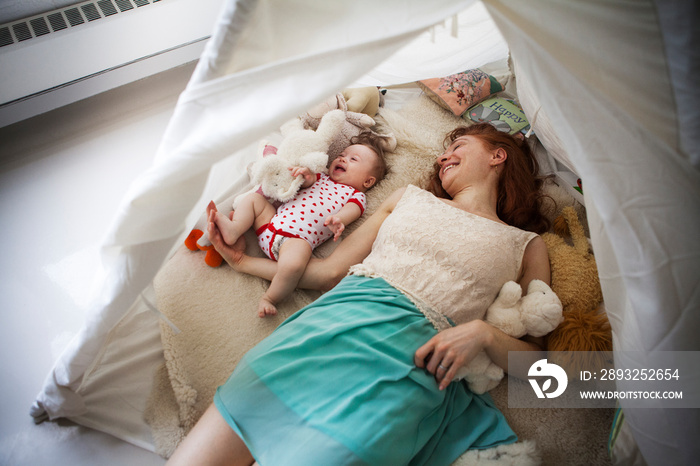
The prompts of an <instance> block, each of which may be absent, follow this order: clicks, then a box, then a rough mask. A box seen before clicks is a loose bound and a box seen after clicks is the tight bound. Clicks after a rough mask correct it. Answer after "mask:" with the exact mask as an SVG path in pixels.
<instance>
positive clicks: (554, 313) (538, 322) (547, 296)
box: [455, 280, 562, 394]
mask: <svg viewBox="0 0 700 466" xmlns="http://www.w3.org/2000/svg"><path fill="white" fill-rule="evenodd" d="M521 294H522V289H521V288H520V285H518V284H517V283H516V282H514V281H509V282H506V283H505V284H504V285H503V287H502V288H501V291H500V292H499V293H498V297H496V300H495V301H494V302H493V304H491V306H489V308H488V310H487V311H486V317H485V319H484V320H485V321H486V322H488V323H490V324H491V325H493V326H494V327H496V328H498V329H500V330H502V331H503V332H504V333H507V334H508V335H510V336H512V337H515V338H520V337H522V336H523V335H532V336H534V337H541V336H544V335H546V334H548V333H549V332H551V331H552V330H553V329H554V328H556V326H557V325H559V323H560V322H561V321H562V304H561V301H560V300H559V298H558V297H557V295H556V294H555V293H554V292H553V291H552V289H551V288H550V287H549V286H547V284H546V283H545V282H543V281H541V280H532V281H531V282H530V284H529V285H528V288H527V294H526V295H525V296H521ZM502 378H503V369H501V368H500V367H499V366H497V365H496V364H494V363H493V362H492V361H491V359H490V358H489V357H488V355H487V354H486V352H485V351H482V352H480V353H479V354H478V355H477V356H476V357H475V358H474V359H473V360H472V361H471V362H470V363H469V364H468V365H467V366H465V367H462V368H460V369H459V371H458V372H457V375H456V377H455V380H461V379H465V380H466V381H467V384H468V385H469V389H470V390H471V391H472V392H474V393H477V394H481V393H485V392H487V391H489V390H491V389H493V388H494V387H496V385H498V383H499V382H500V381H501V379H502Z"/></svg>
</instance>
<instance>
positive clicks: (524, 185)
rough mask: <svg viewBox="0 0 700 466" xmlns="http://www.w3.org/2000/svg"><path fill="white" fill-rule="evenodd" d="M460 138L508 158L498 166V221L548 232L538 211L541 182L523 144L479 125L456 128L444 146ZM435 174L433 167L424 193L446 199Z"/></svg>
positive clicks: (530, 155)
mask: <svg viewBox="0 0 700 466" xmlns="http://www.w3.org/2000/svg"><path fill="white" fill-rule="evenodd" d="M462 136H474V137H476V138H478V139H480V140H481V141H482V142H483V143H485V144H486V146H487V147H488V148H489V150H495V149H498V148H503V149H504V150H505V151H506V154H508V157H507V158H506V160H505V162H504V163H503V164H501V166H502V167H503V168H502V172H501V173H500V176H499V181H498V203H497V206H496V209H497V210H496V212H497V214H498V218H500V219H501V220H503V221H504V222H506V223H507V224H509V225H513V226H515V227H518V228H521V229H523V230H528V231H534V232H535V233H544V232H546V231H547V230H549V226H550V225H549V220H548V219H547V218H546V217H545V216H544V215H543V214H542V211H541V203H542V198H543V197H544V194H543V193H542V191H541V188H542V183H543V182H544V178H543V177H541V176H540V175H539V164H538V163H537V159H536V158H535V157H534V155H533V154H532V152H531V151H530V147H529V146H528V145H527V143H526V142H524V141H520V140H518V139H516V138H514V137H513V136H511V135H510V134H508V133H505V132H503V131H499V130H497V129H496V128H495V127H494V126H493V125H491V124H489V123H480V124H476V125H473V126H463V127H459V128H456V129H455V130H453V131H452V132H450V133H449V134H448V135H447V137H446V138H445V146H446V147H447V146H449V145H450V144H452V142H453V141H454V140H455V139H457V138H459V137H462ZM438 171H439V167H436V170H435V173H434V174H433V175H432V176H431V178H430V181H429V186H428V190H429V191H430V192H432V193H433V194H435V195H436V196H438V197H443V198H449V197H450V196H449V195H448V194H447V193H446V192H445V190H444V189H442V186H441V184H440V178H439V177H438Z"/></svg>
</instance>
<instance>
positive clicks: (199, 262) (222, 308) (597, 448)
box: [146, 97, 612, 466]
mask: <svg viewBox="0 0 700 466" xmlns="http://www.w3.org/2000/svg"><path fill="white" fill-rule="evenodd" d="M378 120H379V122H380V130H381V129H382V127H383V128H384V129H383V130H384V131H392V132H393V133H394V135H395V136H396V138H397V140H398V142H399V146H398V147H397V150H396V151H395V152H394V153H393V154H389V156H388V164H389V167H390V172H389V174H388V176H387V178H386V179H385V180H384V181H382V182H381V183H380V184H379V185H378V186H377V187H375V188H373V189H372V190H370V191H369V192H368V208H367V213H366V214H365V216H364V217H363V218H366V217H367V216H369V215H371V213H372V212H373V211H374V210H376V208H377V207H378V206H379V205H380V204H381V202H382V201H383V200H384V199H385V198H386V197H387V196H388V195H389V194H390V193H391V192H393V191H394V190H395V189H397V188H399V187H401V186H405V185H406V184H408V183H413V184H419V185H420V184H422V183H423V181H424V176H425V174H427V173H429V172H430V170H431V168H432V165H433V163H434V161H435V157H436V155H437V154H439V153H441V151H442V142H443V138H444V135H445V134H446V133H447V132H448V131H449V130H451V129H453V128H454V127H456V126H457V125H458V124H460V123H461V122H463V120H461V119H459V118H456V117H454V116H453V115H452V114H451V113H448V112H446V111H444V110H443V109H441V108H440V107H438V106H437V105H435V104H434V103H433V102H432V101H430V100H429V99H427V98H425V97H421V98H419V99H417V100H416V101H414V102H412V103H409V104H408V105H406V106H405V107H404V108H403V109H401V110H400V111H390V110H386V109H382V112H381V117H380V118H379V119H378ZM361 221H362V219H361V220H359V221H357V222H355V223H354V224H353V225H351V226H350V227H349V228H348V232H350V231H352V230H353V229H354V228H357V226H359V224H360V223H361ZM247 238H248V250H249V252H250V253H251V254H258V255H259V254H260V252H259V251H258V250H257V242H256V241H255V239H254V237H253V236H252V235H250V236H248V237H247ZM334 246H335V245H334V243H333V242H328V243H326V244H324V245H322V246H321V247H319V248H318V249H317V250H316V252H315V253H316V254H317V255H319V256H326V255H328V254H329V253H330V252H331V251H332V249H333V248H334ZM266 287H267V282H266V281H264V280H262V279H259V278H256V277H251V276H248V275H244V274H239V273H237V272H234V271H233V270H232V269H231V268H230V267H228V266H227V265H223V266H221V267H219V268H216V269H212V268H210V267H208V266H207V265H206V264H205V263H204V253H201V252H197V253H195V252H191V251H189V250H187V249H185V248H184V247H183V248H181V250H180V251H178V252H177V253H176V254H175V255H174V256H173V258H172V259H171V260H170V261H169V262H168V263H167V264H166V265H165V266H164V267H163V269H162V270H161V271H160V273H159V274H158V276H157V277H156V280H155V289H156V294H157V298H158V307H159V309H160V310H161V312H163V313H164V314H165V315H166V316H167V317H168V318H169V319H170V320H171V321H172V322H173V323H174V324H175V325H176V326H177V327H178V328H179V329H181V330H182V332H181V333H179V334H175V333H174V332H173V330H172V329H171V327H169V326H168V325H162V326H161V334H162V341H163V348H164V353H165V360H166V364H165V365H164V366H163V367H161V368H160V370H159V371H158V373H157V374H156V375H155V382H154V389H153V391H152V393H151V395H150V398H149V402H148V406H147V410H146V421H147V422H148V423H149V425H150V426H151V428H152V432H153V438H154V442H155V444H156V447H157V452H158V453H159V454H161V455H162V456H165V457H168V456H170V454H172V452H173V451H174V449H175V447H176V446H177V444H178V443H179V442H180V441H181V440H182V438H183V437H184V436H185V435H186V434H187V432H189V430H190V429H191V428H192V427H193V425H194V423H195V422H196V421H197V419H199V417H200V416H201V414H202V413H203V412H204V410H205V409H206V408H207V407H208V406H209V404H210V403H211V402H212V399H213V395H214V391H215V389H216V387H217V386H219V385H220V384H222V383H223V382H224V381H225V380H226V378H227V377H228V376H229V374H230V373H231V372H232V371H233V369H234V367H235V366H236V364H237V362H238V361H239V360H240V358H241V357H242V355H243V354H244V353H245V352H246V351H247V350H248V349H250V348H251V347H252V346H254V345H255V344H256V343H257V342H258V341H260V340H261V339H263V338H264V337H265V336H267V335H268V334H269V333H270V332H271V331H272V330H273V329H274V328H275V327H276V326H277V325H279V323H281V322H282V320H284V319H285V318H286V317H288V316H289V315H291V314H292V313H293V312H295V311H296V310H298V309H299V308H301V307H302V306H304V305H306V304H308V303H310V302H311V301H313V300H314V299H315V298H316V297H318V296H319V294H318V293H315V292H309V291H305V290H301V291H297V292H295V293H294V294H293V296H292V297H290V298H289V299H288V300H287V301H285V302H284V303H282V304H281V305H280V306H279V313H278V315H277V316H275V317H268V318H265V319H261V318H259V317H258V316H257V312H256V308H257V303H258V300H259V298H260V296H262V294H263V292H264V290H265V288H266ZM506 394H507V389H506V384H505V382H504V383H502V384H501V385H500V386H499V387H497V388H496V389H495V390H494V391H493V392H492V395H493V396H494V399H495V401H496V403H497V404H498V405H499V407H501V408H502V410H503V411H504V413H505V414H506V417H507V418H508V420H509V423H510V424H511V426H512V428H513V429H514V430H515V432H516V433H517V434H518V435H519V437H520V438H521V442H518V443H516V444H514V445H510V446H504V447H499V448H495V449H491V450H486V451H470V452H467V453H465V454H464V455H463V456H462V457H461V458H459V459H458V460H457V461H456V462H455V463H454V464H455V465H472V464H480V465H481V464H483V465H494V466H496V465H499V466H500V465H522V466H525V465H534V464H581V465H590V464H596V465H602V464H606V463H607V462H608V460H607V453H606V449H605V444H606V441H607V435H608V432H609V428H610V424H611V422H612V410H586V409H578V410H574V409H569V410H550V409H508V407H507V404H506Z"/></svg>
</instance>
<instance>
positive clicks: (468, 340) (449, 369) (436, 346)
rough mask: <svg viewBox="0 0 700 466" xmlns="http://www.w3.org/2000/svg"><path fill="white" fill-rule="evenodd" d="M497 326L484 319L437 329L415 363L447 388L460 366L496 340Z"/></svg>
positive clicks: (464, 364) (418, 352) (441, 385)
mask: <svg viewBox="0 0 700 466" xmlns="http://www.w3.org/2000/svg"><path fill="white" fill-rule="evenodd" d="M493 330H495V329H494V327H492V326H491V325H489V324H487V323H486V322H484V321H482V320H473V321H471V322H468V323H466V324H462V325H458V326H456V327H452V328H449V329H447V330H443V331H442V332H438V334H437V335H435V336H434V337H433V338H431V339H430V340H428V342H427V343H426V344H424V345H423V346H421V347H420V348H418V350H416V353H415V355H414V360H415V364H416V366H417V367H420V368H421V369H426V370H427V371H428V372H430V373H431V374H433V375H434V376H435V380H437V382H438V383H439V384H440V390H444V389H445V388H447V386H448V385H449V384H450V382H452V380H453V379H454V378H455V375H456V374H457V370H458V369H459V368H460V367H463V366H466V365H467V364H469V362H471V360H472V359H474V358H475V357H476V355H477V354H479V352H480V351H481V350H485V349H486V348H487V347H488V346H490V345H491V343H492V341H493Z"/></svg>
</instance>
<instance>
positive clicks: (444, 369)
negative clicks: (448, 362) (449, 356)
mask: <svg viewBox="0 0 700 466" xmlns="http://www.w3.org/2000/svg"><path fill="white" fill-rule="evenodd" d="M438 369H442V370H443V371H447V367H445V366H443V365H442V364H438Z"/></svg>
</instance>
